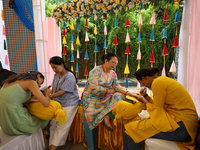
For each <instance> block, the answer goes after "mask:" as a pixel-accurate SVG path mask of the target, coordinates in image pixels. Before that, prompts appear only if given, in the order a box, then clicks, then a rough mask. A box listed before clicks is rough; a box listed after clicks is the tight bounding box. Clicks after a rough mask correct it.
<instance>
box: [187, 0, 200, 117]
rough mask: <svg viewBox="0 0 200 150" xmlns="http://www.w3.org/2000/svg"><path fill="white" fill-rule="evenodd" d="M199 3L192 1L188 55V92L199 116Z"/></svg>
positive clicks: (196, 0) (197, 0) (195, 0)
mask: <svg viewBox="0 0 200 150" xmlns="http://www.w3.org/2000/svg"><path fill="white" fill-rule="evenodd" d="M199 16H200V1H199V0H192V3H191V21H190V39H189V53H188V60H189V61H188V91H189V93H190V95H191V97H192V99H193V100H194V103H195V105H196V108H197V111H198V114H200V91H199V90H200V30H199V24H200V19H199Z"/></svg>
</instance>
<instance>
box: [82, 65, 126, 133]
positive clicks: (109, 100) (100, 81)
mask: <svg viewBox="0 0 200 150" xmlns="http://www.w3.org/2000/svg"><path fill="white" fill-rule="evenodd" d="M105 88H106V89H107V88H114V89H115V91H116V93H114V94H105V95H101V93H102V92H103V90H104V89H105ZM120 88H122V87H121V86H120V84H119V82H118V79H117V75H116V73H115V72H114V71H113V70H111V71H110V72H109V73H104V72H103V70H102V68H101V67H100V66H97V67H95V68H94V69H93V70H91V71H90V73H89V78H88V81H87V83H86V86H85V89H84V92H83V109H84V113H83V114H84V115H85V116H83V117H85V118H86V121H87V123H88V126H89V128H90V129H91V130H92V129H94V128H95V127H97V126H98V124H99V123H100V122H101V121H102V120H103V118H104V116H105V115H106V114H107V113H109V112H110V111H111V110H112V109H113V108H114V106H115V105H116V103H117V102H119V101H120V100H122V99H123V95H122V94H121V93H118V92H117V91H118V90H119V89H120Z"/></svg>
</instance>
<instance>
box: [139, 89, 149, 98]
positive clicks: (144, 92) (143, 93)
mask: <svg viewBox="0 0 200 150" xmlns="http://www.w3.org/2000/svg"><path fill="white" fill-rule="evenodd" d="M146 93H147V88H143V89H141V90H140V94H141V95H142V96H144V95H145V94H146Z"/></svg>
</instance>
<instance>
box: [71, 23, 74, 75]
mask: <svg viewBox="0 0 200 150" xmlns="http://www.w3.org/2000/svg"><path fill="white" fill-rule="evenodd" d="M70 29H71V71H72V72H73V71H74V68H73V63H74V54H73V51H74V37H73V30H74V25H73V20H71V26H70Z"/></svg>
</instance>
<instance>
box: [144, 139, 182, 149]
mask: <svg viewBox="0 0 200 150" xmlns="http://www.w3.org/2000/svg"><path fill="white" fill-rule="evenodd" d="M145 150H180V149H179V147H178V145H176V143H175V142H174V141H167V140H161V139H156V138H149V139H146V140H145Z"/></svg>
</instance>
